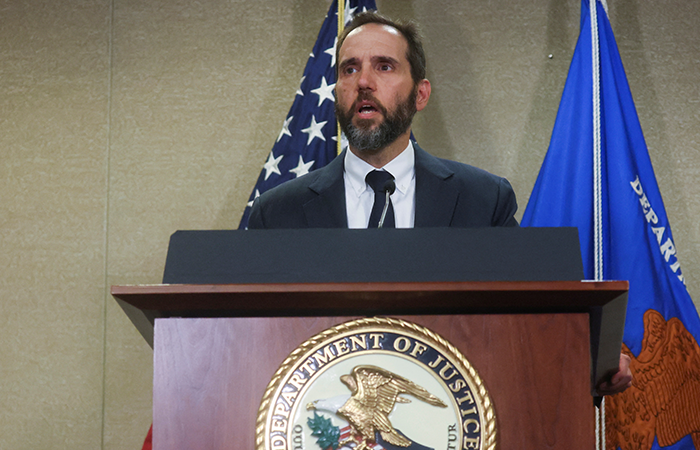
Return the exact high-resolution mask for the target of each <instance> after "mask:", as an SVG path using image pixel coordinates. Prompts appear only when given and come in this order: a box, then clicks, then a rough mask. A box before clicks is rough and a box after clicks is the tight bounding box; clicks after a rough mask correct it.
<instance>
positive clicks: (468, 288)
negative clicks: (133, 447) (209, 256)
mask: <svg viewBox="0 0 700 450" xmlns="http://www.w3.org/2000/svg"><path fill="white" fill-rule="evenodd" d="M627 289H628V286H627V282H624V281H611V282H581V281H546V282H545V281H527V282H514V281H484V282H400V283H386V282H366V283H363V282H352V283H273V284H240V283H238V284H221V285H153V286H113V287H112V295H113V296H114V297H115V298H117V299H118V301H119V302H120V304H121V305H122V306H123V307H124V309H125V311H126V312H127V314H128V315H129V316H130V317H131V318H132V321H134V324H135V325H136V326H137V327H138V328H139V329H140V331H141V332H142V333H143V334H144V337H146V339H148V338H149V333H150V331H149V328H148V327H149V324H150V323H152V321H153V319H154V318H155V320H154V322H155V332H154V339H153V346H154V386H153V442H154V448H155V449H156V450H166V449H167V450H177V449H195V448H196V449H200V448H201V449H211V450H217V449H253V448H254V447H255V421H256V416H257V411H258V406H259V404H260V400H261V398H262V396H263V393H264V391H265V388H266V386H267V384H268V383H269V381H270V379H271V378H272V375H273V374H274V372H275V371H276V370H277V368H278V366H279V365H280V363H281V362H282V361H283V360H284V359H285V358H286V357H287V356H288V355H289V353H290V352H291V351H293V350H294V349H295V348H296V347H297V346H298V345H299V344H301V343H302V342H303V341H305V340H306V339H308V338H309V337H311V336H313V335H314V334H316V333H318V332H321V331H323V330H325V329H327V328H329V327H332V326H334V325H337V324H340V323H342V322H345V321H348V320H351V319H354V318H357V317H365V316H391V317H396V318H401V319H404V320H408V321H411V322H414V323H417V324H420V325H423V326H425V327H427V328H429V329H431V330H433V331H435V332H437V333H438V334H440V335H441V336H442V337H443V338H445V339H447V340H448V341H449V342H451V343H452V344H453V345H455V346H456V347H457V348H458V349H459V350H460V351H461V352H462V353H463V354H464V355H465V356H466V358H467V359H468V360H469V361H470V362H471V363H472V365H473V366H474V367H475V368H476V370H477V371H478V372H479V375H480V376H481V378H482V380H483V381H484V383H485V385H486V388H487V389H488V392H489V395H490V397H491V399H492V401H493V403H494V407H495V412H496V417H497V448H500V449H508V450H510V449H522V448H526V449H567V450H568V449H582V450H583V449H585V450H590V449H591V448H593V446H594V419H593V418H594V413H593V410H594V406H593V397H592V394H591V387H592V385H593V383H594V380H597V379H600V378H601V377H602V376H603V375H604V374H605V372H606V371H608V370H611V369H614V368H615V367H617V360H618V358H619V352H620V340H621V333H622V330H621V327H620V325H619V324H620V321H622V323H624V312H625V307H626V294H627Z"/></svg>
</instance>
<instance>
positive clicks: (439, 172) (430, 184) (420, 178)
mask: <svg viewBox="0 0 700 450" xmlns="http://www.w3.org/2000/svg"><path fill="white" fill-rule="evenodd" d="M413 147H414V149H415V153H416V219H415V224H414V226H415V227H416V228H420V227H449V226H450V224H451V222H452V216H453V214H454V210H455V208H456V206H457V199H458V198H459V192H458V191H457V190H456V189H454V188H453V187H451V186H450V184H449V183H448V182H447V180H448V179H449V178H451V177H452V176H453V175H454V172H452V171H451V170H450V169H448V168H447V167H446V166H445V165H444V164H442V163H441V162H440V160H439V159H438V158H436V157H434V156H432V155H430V154H429V153H427V152H426V151H425V150H423V149H421V148H420V147H419V146H418V145H417V144H416V143H415V142H414V143H413Z"/></svg>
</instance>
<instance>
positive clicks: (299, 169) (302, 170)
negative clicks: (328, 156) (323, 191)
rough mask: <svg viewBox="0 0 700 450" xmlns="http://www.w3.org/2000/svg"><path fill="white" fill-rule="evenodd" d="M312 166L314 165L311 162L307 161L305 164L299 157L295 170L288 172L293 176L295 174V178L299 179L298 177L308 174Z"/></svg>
mask: <svg viewBox="0 0 700 450" xmlns="http://www.w3.org/2000/svg"><path fill="white" fill-rule="evenodd" d="M313 165H314V162H313V161H309V162H307V163H305V162H304V158H302V157H301V155H299V164H298V165H297V166H296V167H295V168H293V169H289V171H290V172H292V173H293V174H295V175H296V176H297V178H299V177H300V176H302V175H306V174H307V173H309V169H311V166H313Z"/></svg>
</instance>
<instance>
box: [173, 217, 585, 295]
mask: <svg viewBox="0 0 700 450" xmlns="http://www.w3.org/2000/svg"><path fill="white" fill-rule="evenodd" d="M581 279H583V265H582V263H581V254H580V247H579V240H578V231H577V230H576V229H575V228H414V229H372V230H349V229H308V230H304V229H302V230H214V231H177V232H175V233H174V234H173V235H172V237H171V238H170V246H169V248H168V257H167V260H166V264H165V274H164V276H163V283H165V284H229V283H236V284H239V283H246V284H247V283H326V282H411V281H417V282H427V281H574V280H581Z"/></svg>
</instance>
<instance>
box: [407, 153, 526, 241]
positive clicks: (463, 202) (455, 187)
mask: <svg viewBox="0 0 700 450" xmlns="http://www.w3.org/2000/svg"><path fill="white" fill-rule="evenodd" d="M414 147H415V150H416V221H415V226H416V227H436V226H438V227H439V226H449V227H463V228H466V227H497V226H517V225H518V222H517V221H516V220H515V217H514V215H515V212H516V211H517V209H518V206H517V201H516V199H515V193H514V192H513V188H512V187H511V185H510V183H509V182H508V180H506V179H505V178H502V177H499V176H496V175H493V174H491V173H489V172H487V171H485V170H482V169H479V168H477V167H474V166H470V165H468V164H464V163H460V162H456V161H451V160H447V159H441V158H437V157H435V156H433V155H431V154H429V153H427V152H426V151H424V150H422V149H421V148H420V147H419V146H418V145H415V144H414Z"/></svg>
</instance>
